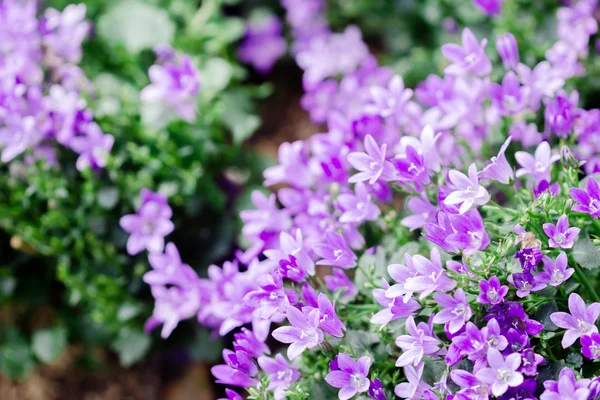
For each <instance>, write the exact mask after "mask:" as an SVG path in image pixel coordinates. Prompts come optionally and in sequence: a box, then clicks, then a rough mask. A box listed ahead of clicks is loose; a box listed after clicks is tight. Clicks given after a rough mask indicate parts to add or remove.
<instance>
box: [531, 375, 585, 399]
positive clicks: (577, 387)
mask: <svg viewBox="0 0 600 400" xmlns="http://www.w3.org/2000/svg"><path fill="white" fill-rule="evenodd" d="M589 384H590V380H589V379H580V380H579V381H578V380H577V379H575V374H574V373H573V371H571V369H569V368H563V369H562V370H561V371H560V374H559V375H558V381H550V380H548V381H546V382H544V388H545V389H546V390H545V391H544V393H542V395H541V396H540V400H587V398H588V395H589V394H590V389H588V386H589Z"/></svg>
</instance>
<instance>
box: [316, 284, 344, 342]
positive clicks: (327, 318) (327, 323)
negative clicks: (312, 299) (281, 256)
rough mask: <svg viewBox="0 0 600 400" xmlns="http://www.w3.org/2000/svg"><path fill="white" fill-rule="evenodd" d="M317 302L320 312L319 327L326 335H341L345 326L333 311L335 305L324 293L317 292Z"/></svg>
mask: <svg viewBox="0 0 600 400" xmlns="http://www.w3.org/2000/svg"><path fill="white" fill-rule="evenodd" d="M317 302H318V306H319V311H320V312H321V319H320V320H319V327H320V328H321V329H322V330H323V332H325V333H327V334H328V335H331V336H335V337H343V336H344V331H345V330H346V326H344V324H343V323H342V321H340V319H339V318H338V316H337V314H336V313H335V307H334V306H333V304H332V303H331V300H329V298H328V297H327V296H326V295H325V294H323V293H319V297H318V299H317Z"/></svg>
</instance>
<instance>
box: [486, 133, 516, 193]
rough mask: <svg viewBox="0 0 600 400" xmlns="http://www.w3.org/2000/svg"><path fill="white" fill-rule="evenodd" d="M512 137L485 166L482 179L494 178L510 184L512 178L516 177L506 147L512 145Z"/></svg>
mask: <svg viewBox="0 0 600 400" xmlns="http://www.w3.org/2000/svg"><path fill="white" fill-rule="evenodd" d="M511 140H512V137H510V136H509V137H508V139H506V141H505V142H504V144H503V145H502V147H500V151H499V152H498V155H497V156H496V157H492V159H491V160H490V161H491V162H490V163H489V164H488V165H486V166H485V168H484V169H483V171H481V178H482V179H494V180H496V181H498V182H500V183H504V184H505V185H507V184H509V183H510V181H511V180H513V179H514V176H515V175H514V172H513V168H512V166H511V165H510V164H509V163H508V160H507V159H506V155H505V154H504V153H505V152H506V149H507V148H508V146H509V145H510V142H511Z"/></svg>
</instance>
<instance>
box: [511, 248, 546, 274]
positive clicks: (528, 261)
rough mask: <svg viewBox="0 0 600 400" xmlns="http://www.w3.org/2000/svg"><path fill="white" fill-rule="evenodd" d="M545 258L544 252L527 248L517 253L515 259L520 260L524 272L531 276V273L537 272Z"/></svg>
mask: <svg viewBox="0 0 600 400" xmlns="http://www.w3.org/2000/svg"><path fill="white" fill-rule="evenodd" d="M543 257H544V255H543V254H542V251H541V250H540V249H537V248H529V247H526V248H523V249H521V250H519V251H517V252H516V253H515V258H517V259H518V260H519V262H520V263H521V267H522V268H523V271H525V273H527V274H531V271H535V270H536V268H537V265H538V264H539V263H540V262H541V261H542V258H543Z"/></svg>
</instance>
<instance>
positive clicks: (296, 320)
mask: <svg viewBox="0 0 600 400" xmlns="http://www.w3.org/2000/svg"><path fill="white" fill-rule="evenodd" d="M287 319H288V321H289V322H290V324H291V325H292V326H282V327H280V328H277V329H275V330H274V331H273V333H272V335H273V337H274V338H275V339H277V340H278V341H280V342H282V343H290V346H289V347H288V350H287V355H288V358H289V359H290V360H293V359H295V358H296V357H298V356H299V355H300V354H302V352H303V351H304V350H306V349H307V348H309V349H312V348H313V347H316V346H317V345H319V344H320V343H321V342H323V331H321V329H319V320H320V312H319V310H318V309H312V310H311V311H310V312H308V313H307V314H304V313H303V312H301V311H300V310H298V309H297V308H295V307H288V309H287Z"/></svg>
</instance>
